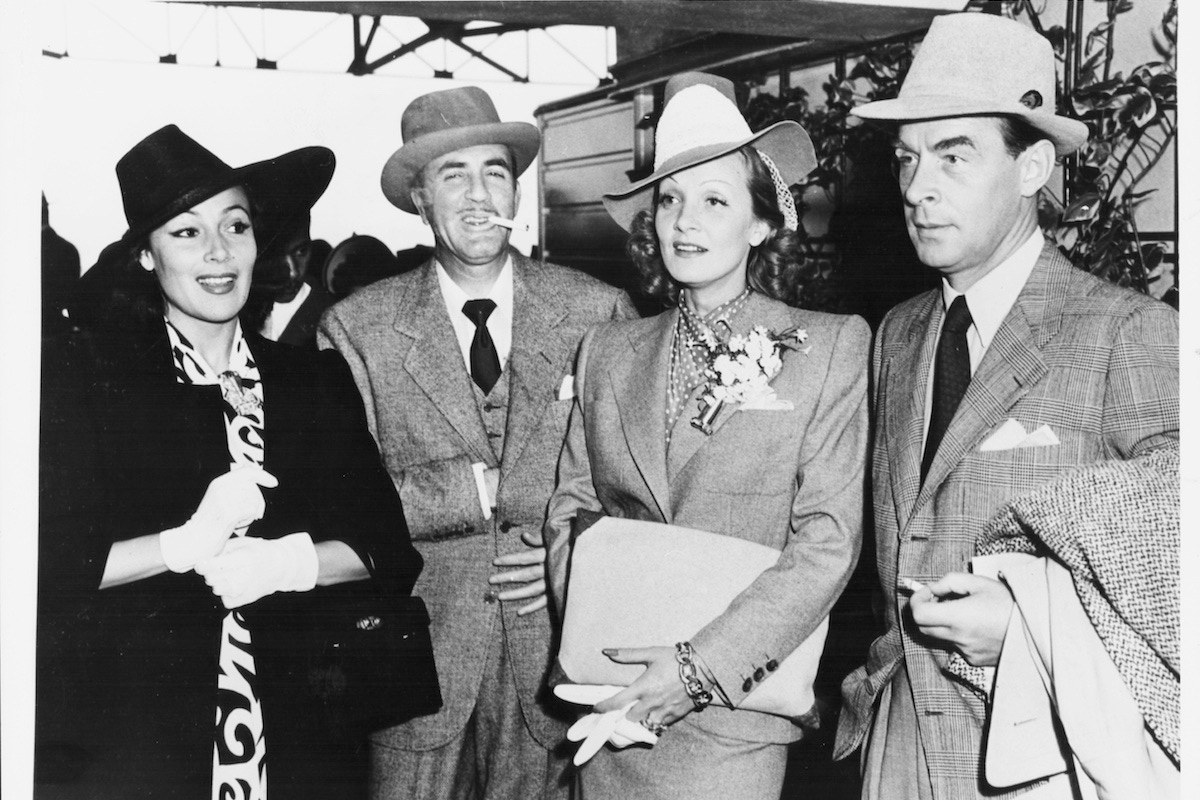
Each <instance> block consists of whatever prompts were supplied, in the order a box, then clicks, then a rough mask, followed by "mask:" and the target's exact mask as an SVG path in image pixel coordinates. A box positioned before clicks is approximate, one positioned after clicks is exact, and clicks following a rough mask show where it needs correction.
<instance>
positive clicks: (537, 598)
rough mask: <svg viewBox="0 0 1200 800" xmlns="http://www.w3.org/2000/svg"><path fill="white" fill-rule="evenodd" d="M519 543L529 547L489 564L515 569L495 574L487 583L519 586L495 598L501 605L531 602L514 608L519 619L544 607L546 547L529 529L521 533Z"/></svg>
mask: <svg viewBox="0 0 1200 800" xmlns="http://www.w3.org/2000/svg"><path fill="white" fill-rule="evenodd" d="M521 541H522V542H524V543H525V544H527V545H529V547H530V549H529V550H518V551H517V552H515V553H509V554H508V555H503V556H500V557H499V558H497V559H496V560H495V561H493V562H492V565H493V566H496V567H514V568H515V569H506V570H505V571H503V572H497V573H496V574H495V575H493V576H492V577H490V578H488V583H490V584H492V585H493V586H498V585H501V584H506V583H519V584H522V585H521V586H518V587H517V588H515V589H507V590H505V591H503V592H500V594H498V595H497V596H496V597H497V598H498V599H499V600H500V601H501V602H505V601H508V600H532V602H530V603H526V604H525V605H523V606H521V607H520V608H519V609H517V614H518V616H525V615H526V614H532V613H533V612H534V611H538V610H539V609H543V608H545V607H546V548H545V547H544V546H542V532H541V530H540V529H534V530H529V531H526V532H525V533H523V534H521Z"/></svg>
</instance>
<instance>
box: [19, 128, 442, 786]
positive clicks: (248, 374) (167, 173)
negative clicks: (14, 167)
mask: <svg viewBox="0 0 1200 800" xmlns="http://www.w3.org/2000/svg"><path fill="white" fill-rule="evenodd" d="M333 168H334V158H333V153H332V152H331V151H329V150H327V149H325V148H320V147H311V148H304V149H301V150H297V151H294V152H291V153H287V154H285V155H283V156H280V157H278V158H275V159H271V160H268V161H264V162H260V163H257V164H252V165H250V166H247V167H242V168H239V169H234V168H231V167H229V166H228V165H226V164H225V163H224V162H222V161H221V160H220V159H218V158H217V157H216V156H215V155H213V154H212V153H210V152H208V151H207V150H206V149H205V148H203V147H202V146H200V145H199V144H198V143H196V142H195V141H194V140H192V139H191V138H190V137H188V136H187V135H186V134H184V133H183V132H181V131H180V130H179V129H178V128H176V127H175V126H168V127H165V128H162V129H161V130H158V131H156V132H155V133H153V134H151V135H150V136H148V137H147V138H146V139H144V140H143V141H141V142H139V143H138V144H137V145H136V146H134V148H133V149H132V150H130V151H129V153H127V154H126V155H125V156H124V157H123V158H122V159H121V160H120V161H119V162H118V164H117V175H118V178H119V181H120V185H121V193H122V199H123V203H124V207H125V213H126V218H127V220H128V223H129V229H128V231H127V232H126V234H125V235H124V236H123V237H122V238H121V240H120V241H119V242H117V243H115V244H114V245H112V246H110V247H109V248H108V249H106V251H105V253H104V256H103V258H102V260H101V263H100V264H98V265H97V266H96V267H94V268H93V270H92V271H90V272H89V275H90V278H89V280H88V281H87V283H86V289H87V291H86V292H84V293H83V294H82V295H81V297H82V300H81V303H82V305H79V306H77V309H76V310H77V312H78V313H76V314H75V316H74V318H73V319H74V321H75V322H76V324H77V326H78V328H77V330H76V331H75V333H74V335H72V336H71V337H70V338H69V339H68V340H67V341H65V342H62V343H61V345H62V346H61V348H58V349H55V350H53V351H52V352H49V353H48V355H47V356H46V358H45V362H44V363H45V367H46V369H45V375H44V381H45V385H44V389H43V417H42V473H41V477H42V489H41V532H40V542H41V545H40V566H39V569H40V584H39V586H40V596H39V654H38V655H39V671H38V678H39V686H38V688H39V697H38V708H37V743H38V750H37V764H36V772H37V778H36V779H37V782H38V784H39V785H40V786H43V787H46V786H49V785H51V784H54V788H53V794H54V796H55V797H68V796H71V797H74V796H78V797H88V798H102V797H121V798H130V797H156V798H161V797H180V798H185V797H186V798H221V799H222V800H224V799H225V798H267V797H270V798H273V799H274V798H294V797H308V796H313V797H333V796H337V797H347V796H355V794H356V793H358V791H359V790H360V789H362V786H361V784H362V783H363V782H364V781H365V778H364V776H365V764H364V763H363V760H362V754H363V753H364V752H365V748H363V747H362V746H361V743H360V741H359V738H360V737H358V736H357V735H356V734H357V733H360V732H359V731H356V730H352V729H351V728H350V727H349V723H348V722H347V721H346V720H340V719H339V718H338V717H337V716H336V710H333V712H332V713H331V709H329V708H328V707H326V706H324V705H322V703H321V702H320V698H321V694H322V687H321V686H320V685H315V686H314V682H313V680H312V679H313V678H314V677H320V676H319V675H317V676H314V675H313V674H310V672H311V671H312V670H313V668H314V665H315V664H317V663H319V662H317V661H314V660H313V654H312V652H311V650H312V649H313V648H314V647H316V645H317V644H319V642H318V643H316V644H314V638H316V637H315V634H314V632H313V631H314V628H313V626H312V625H311V624H310V623H312V622H313V620H314V619H316V618H318V617H319V611H318V610H319V609H321V608H322V606H323V604H328V603H331V602H334V601H337V600H338V599H339V598H342V599H345V598H347V597H353V596H354V593H355V592H359V591H362V590H363V587H370V591H372V592H374V591H378V590H381V589H386V590H388V591H393V592H395V593H397V594H398V595H407V594H408V593H409V592H410V591H411V588H412V585H413V582H414V581H415V579H416V576H417V574H418V573H419V571H420V569H421V558H420V556H419V555H418V554H417V552H416V550H414V549H413V547H412V546H411V544H410V543H409V538H408V531H407V528H406V526H405V522H404V515H403V511H402V509H401V507H400V501H399V499H398V497H397V495H396V492H395V489H394V488H393V486H392V483H391V481H390V479H389V478H388V476H387V473H386V471H384V469H383V467H382V465H381V463H380V459H379V455H378V451H377V449H376V447H375V444H374V441H373V440H372V438H371V435H370V433H369V431H368V428H367V422H366V417H365V415H364V411H363V404H362V400H361V398H360V395H359V393H358V391H357V389H356V387H355V385H354V382H353V379H352V376H351V373H350V370H349V367H348V366H347V365H346V363H345V361H344V360H343V359H342V358H341V356H339V355H338V354H337V353H336V352H333V351H327V352H323V353H320V354H313V353H309V352H302V351H299V350H295V349H292V348H289V347H286V346H283V345H277V344H275V343H273V342H269V341H266V340H264V339H262V338H260V337H258V336H256V335H255V334H254V333H252V332H251V331H248V330H247V331H243V330H242V328H241V325H240V323H239V319H238V314H239V312H240V311H242V309H243V306H244V305H245V303H246V300H247V296H248V294H249V290H250V282H251V275H252V272H253V268H254V261H255V257H256V252H257V247H258V244H260V243H257V242H256V240H255V233H254V221H255V219H256V217H257V216H258V215H259V213H260V212H263V211H265V210H267V208H266V207H267V206H270V205H272V204H273V205H274V207H271V208H269V210H270V211H271V213H282V214H287V213H303V212H306V211H307V210H308V209H309V208H310V207H311V206H312V204H313V203H314V202H316V200H317V198H319V197H320V195H321V194H322V192H323V191H324V190H325V187H326V186H327V185H328V183H329V181H330V178H331V177H332V174H333ZM325 688H326V689H327V690H328V692H326V694H333V695H336V694H337V690H338V688H339V687H335V686H328V687H325ZM335 723H336V724H335ZM342 723H345V724H342ZM339 726H340V727H339ZM48 791H49V790H48Z"/></svg>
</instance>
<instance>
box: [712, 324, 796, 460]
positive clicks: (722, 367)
mask: <svg viewBox="0 0 1200 800" xmlns="http://www.w3.org/2000/svg"><path fill="white" fill-rule="evenodd" d="M700 338H701V341H700V342H698V344H702V345H703V347H704V349H705V351H706V352H707V353H708V358H707V359H706V361H707V366H706V368H705V370H704V376H705V377H706V378H707V379H708V382H707V384H705V386H704V392H703V394H701V396H700V413H699V414H697V415H696V416H695V417H694V418H693V419H692V427H694V428H697V429H698V430H700V431H701V432H702V433H704V435H706V436H711V435H712V432H713V429H712V424H713V421H714V420H715V419H716V418H717V415H718V414H720V413H721V409H722V408H724V406H725V404H726V403H737V404H740V405H742V406H743V407H745V406H747V405H751V404H752V405H754V406H755V407H761V408H771V407H777V406H778V404H779V403H780V402H781V401H779V399H778V397H777V396H776V395H775V390H774V389H773V388H772V387H771V380H772V379H773V378H774V377H775V376H776V375H778V374H779V370H781V369H783V351H784V350H798V351H800V352H802V353H807V352H808V351H809V350H810V349H811V346H810V347H803V345H804V343H805V342H806V341H807V340H808V332H807V331H806V330H804V329H803V328H788V329H787V330H785V331H783V332H781V333H776V332H775V331H772V330H768V329H767V328H764V327H763V326H761V325H757V326H755V327H754V328H751V329H750V332H749V333H746V334H735V335H730V336H728V337H726V338H725V339H724V340H722V339H720V338H718V337H717V336H716V335H714V334H713V333H711V332H710V331H704V332H703V334H702V335H701V337H700Z"/></svg>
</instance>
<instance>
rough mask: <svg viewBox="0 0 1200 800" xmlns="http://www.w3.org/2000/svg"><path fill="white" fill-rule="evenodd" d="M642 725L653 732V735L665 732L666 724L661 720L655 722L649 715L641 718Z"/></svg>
mask: <svg viewBox="0 0 1200 800" xmlns="http://www.w3.org/2000/svg"><path fill="white" fill-rule="evenodd" d="M642 727H643V728H645V729H646V730H648V731H650V732H651V733H653V734H654V735H655V736H662V735H663V734H664V733H666V732H667V726H666V725H665V724H663V723H661V722H655V721H653V720H652V719H650V718H649V717H646V718H645V719H643V720H642Z"/></svg>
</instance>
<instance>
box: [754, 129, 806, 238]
mask: <svg viewBox="0 0 1200 800" xmlns="http://www.w3.org/2000/svg"><path fill="white" fill-rule="evenodd" d="M754 152H756V153H758V157H759V159H761V160H762V162H763V164H764V165H765V166H766V168H767V172H769V173H771V182H772V183H774V184H775V199H776V201H777V202H778V203H779V210H780V211H781V212H783V229H784V230H786V231H798V230H800V218H799V216H798V215H797V214H796V200H795V198H793V197H792V190H791V189H789V188H788V187H787V184H786V183H784V182H783V176H782V175H780V174H779V168H778V167H776V166H775V162H774V161H772V160H771V157H770V156H769V155H767V154H766V153H764V152H763V151H762V150H759V149H758V148H757V147H756V148H754Z"/></svg>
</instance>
